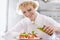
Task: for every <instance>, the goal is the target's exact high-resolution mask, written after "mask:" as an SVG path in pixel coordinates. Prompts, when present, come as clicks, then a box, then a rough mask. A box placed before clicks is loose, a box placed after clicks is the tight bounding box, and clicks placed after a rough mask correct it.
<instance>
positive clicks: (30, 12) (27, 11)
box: [21, 5, 35, 18]
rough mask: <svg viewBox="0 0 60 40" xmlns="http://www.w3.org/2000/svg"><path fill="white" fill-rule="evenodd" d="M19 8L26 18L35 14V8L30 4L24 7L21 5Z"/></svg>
mask: <svg viewBox="0 0 60 40" xmlns="http://www.w3.org/2000/svg"><path fill="white" fill-rule="evenodd" d="M21 10H22V12H23V15H24V16H26V17H28V18H32V16H33V15H34V14H35V9H34V8H33V6H31V5H28V6H26V7H22V8H21Z"/></svg>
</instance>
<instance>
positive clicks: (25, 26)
mask: <svg viewBox="0 0 60 40" xmlns="http://www.w3.org/2000/svg"><path fill="white" fill-rule="evenodd" d="M36 14H37V17H36V20H35V24H32V22H31V20H30V19H29V18H24V19H22V20H21V21H20V22H18V23H17V24H16V25H15V27H14V28H13V29H11V30H10V31H8V32H7V33H6V35H5V38H7V39H6V40H15V39H14V38H15V37H16V36H17V35H19V33H22V32H27V33H31V32H32V30H34V31H35V33H37V35H38V36H39V37H42V38H43V39H44V40H53V38H54V36H53V35H52V36H49V35H47V34H46V33H44V32H42V31H40V30H38V29H37V28H38V27H43V25H51V26H54V27H60V24H59V23H57V22H56V21H55V20H53V19H52V18H50V17H47V16H45V15H42V14H39V13H38V12H36Z"/></svg>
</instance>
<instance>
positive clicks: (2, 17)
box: [0, 0, 7, 40]
mask: <svg viewBox="0 0 60 40" xmlns="http://www.w3.org/2000/svg"><path fill="white" fill-rule="evenodd" d="M6 7H7V0H0V37H1V36H2V35H4V31H5V27H6ZM0 40H2V39H1V38H0Z"/></svg>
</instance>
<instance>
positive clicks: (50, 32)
mask: <svg viewBox="0 0 60 40" xmlns="http://www.w3.org/2000/svg"><path fill="white" fill-rule="evenodd" d="M43 30H44V31H45V32H46V33H48V34H49V35H51V34H53V33H54V32H55V29H54V27H53V26H45V25H44V27H43Z"/></svg>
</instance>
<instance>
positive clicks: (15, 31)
mask: <svg viewBox="0 0 60 40" xmlns="http://www.w3.org/2000/svg"><path fill="white" fill-rule="evenodd" d="M25 24H26V23H25ZM25 24H24V23H23V22H19V23H18V24H16V25H15V27H14V28H12V29H11V30H9V31H8V32H7V33H6V34H5V39H6V40H15V38H16V37H17V36H18V35H19V34H20V33H22V32H24V27H25Z"/></svg>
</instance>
